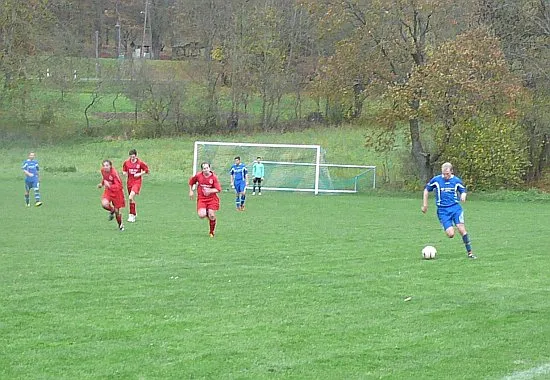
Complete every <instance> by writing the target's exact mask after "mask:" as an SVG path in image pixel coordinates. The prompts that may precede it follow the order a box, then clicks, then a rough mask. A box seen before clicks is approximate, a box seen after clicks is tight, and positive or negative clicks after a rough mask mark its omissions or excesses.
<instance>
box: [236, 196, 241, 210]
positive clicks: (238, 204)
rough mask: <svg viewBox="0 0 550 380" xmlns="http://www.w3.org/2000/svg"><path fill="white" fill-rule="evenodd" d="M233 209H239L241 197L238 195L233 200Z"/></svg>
mask: <svg viewBox="0 0 550 380" xmlns="http://www.w3.org/2000/svg"><path fill="white" fill-rule="evenodd" d="M235 207H237V208H239V207H241V196H240V195H237V197H236V198H235Z"/></svg>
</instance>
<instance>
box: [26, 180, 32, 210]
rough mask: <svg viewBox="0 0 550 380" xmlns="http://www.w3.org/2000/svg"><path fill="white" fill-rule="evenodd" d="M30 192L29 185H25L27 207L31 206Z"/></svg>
mask: <svg viewBox="0 0 550 380" xmlns="http://www.w3.org/2000/svg"><path fill="white" fill-rule="evenodd" d="M29 192H30V188H29V186H28V185H27V183H25V205H27V207H30V205H31V200H30V195H29Z"/></svg>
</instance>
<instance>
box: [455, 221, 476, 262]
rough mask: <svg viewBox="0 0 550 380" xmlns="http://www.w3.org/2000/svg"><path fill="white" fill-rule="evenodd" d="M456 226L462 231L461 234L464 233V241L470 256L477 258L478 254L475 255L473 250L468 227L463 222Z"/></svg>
mask: <svg viewBox="0 0 550 380" xmlns="http://www.w3.org/2000/svg"><path fill="white" fill-rule="evenodd" d="M456 227H457V228H458V232H460V235H462V241H463V242H464V247H466V252H467V253H468V258H470V259H477V256H476V255H474V253H473V252H472V242H471V241H470V237H469V236H468V231H466V227H464V224H463V223H459V224H457V225H456Z"/></svg>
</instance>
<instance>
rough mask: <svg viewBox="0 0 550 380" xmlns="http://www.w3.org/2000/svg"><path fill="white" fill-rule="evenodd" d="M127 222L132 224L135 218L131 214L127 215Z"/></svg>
mask: <svg viewBox="0 0 550 380" xmlns="http://www.w3.org/2000/svg"><path fill="white" fill-rule="evenodd" d="M128 221H129V222H130V223H134V222H135V221H136V216H135V215H133V214H129V215H128Z"/></svg>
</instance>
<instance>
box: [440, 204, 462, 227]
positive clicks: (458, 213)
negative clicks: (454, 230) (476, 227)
mask: <svg viewBox="0 0 550 380" xmlns="http://www.w3.org/2000/svg"><path fill="white" fill-rule="evenodd" d="M437 217H438V218H439V222H440V223H441V225H442V226H443V229H444V230H446V229H447V228H449V227H452V226H453V224H454V225H457V224H464V212H463V211H462V206H460V205H459V204H458V203H457V204H455V205H454V206H450V207H439V208H438V209H437Z"/></svg>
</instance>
